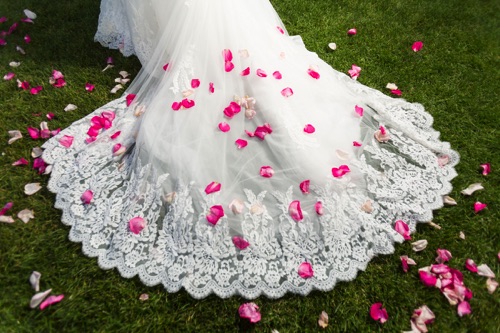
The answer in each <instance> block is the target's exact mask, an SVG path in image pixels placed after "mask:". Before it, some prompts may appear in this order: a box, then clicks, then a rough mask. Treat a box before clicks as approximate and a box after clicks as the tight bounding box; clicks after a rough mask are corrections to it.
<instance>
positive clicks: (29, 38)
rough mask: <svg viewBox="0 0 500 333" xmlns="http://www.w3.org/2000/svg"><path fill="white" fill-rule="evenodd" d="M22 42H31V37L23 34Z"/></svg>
mask: <svg viewBox="0 0 500 333" xmlns="http://www.w3.org/2000/svg"><path fill="white" fill-rule="evenodd" d="M24 42H25V43H26V44H29V43H31V37H30V36H29V35H26V36H24Z"/></svg>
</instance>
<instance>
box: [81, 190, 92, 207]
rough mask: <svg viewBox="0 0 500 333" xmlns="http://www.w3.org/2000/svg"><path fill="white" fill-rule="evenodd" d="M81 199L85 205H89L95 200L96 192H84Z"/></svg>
mask: <svg viewBox="0 0 500 333" xmlns="http://www.w3.org/2000/svg"><path fill="white" fill-rule="evenodd" d="M80 199H81V200H82V202H83V204H84V205H88V204H90V203H91V202H92V199H94V192H92V191H91V190H86V191H85V192H83V194H82V196H81V198H80Z"/></svg>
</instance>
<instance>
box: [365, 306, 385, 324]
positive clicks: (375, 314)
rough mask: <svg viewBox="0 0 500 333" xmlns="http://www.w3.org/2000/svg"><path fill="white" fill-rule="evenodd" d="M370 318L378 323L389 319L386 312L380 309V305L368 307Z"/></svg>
mask: <svg viewBox="0 0 500 333" xmlns="http://www.w3.org/2000/svg"><path fill="white" fill-rule="evenodd" d="M370 317H372V319H373V320H375V321H380V323H382V324H383V323H385V322H386V321H387V320H388V319H389V315H388V314H387V310H386V309H385V308H383V307H382V303H375V304H373V305H372V306H371V307H370Z"/></svg>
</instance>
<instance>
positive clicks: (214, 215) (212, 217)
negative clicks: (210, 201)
mask: <svg viewBox="0 0 500 333" xmlns="http://www.w3.org/2000/svg"><path fill="white" fill-rule="evenodd" d="M223 216H224V208H223V207H222V206H221V205H215V206H212V207H210V211H209V213H208V214H207V216H206V218H207V221H208V222H209V223H210V224H212V225H216V224H217V222H219V220H220V219H221V218H222V217H223Z"/></svg>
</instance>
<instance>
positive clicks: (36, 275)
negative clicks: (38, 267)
mask: <svg viewBox="0 0 500 333" xmlns="http://www.w3.org/2000/svg"><path fill="white" fill-rule="evenodd" d="M41 277H42V274H41V273H40V272H37V271H33V272H32V273H31V275H30V284H31V288H33V290H35V291H36V292H39V291H40V278H41Z"/></svg>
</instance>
